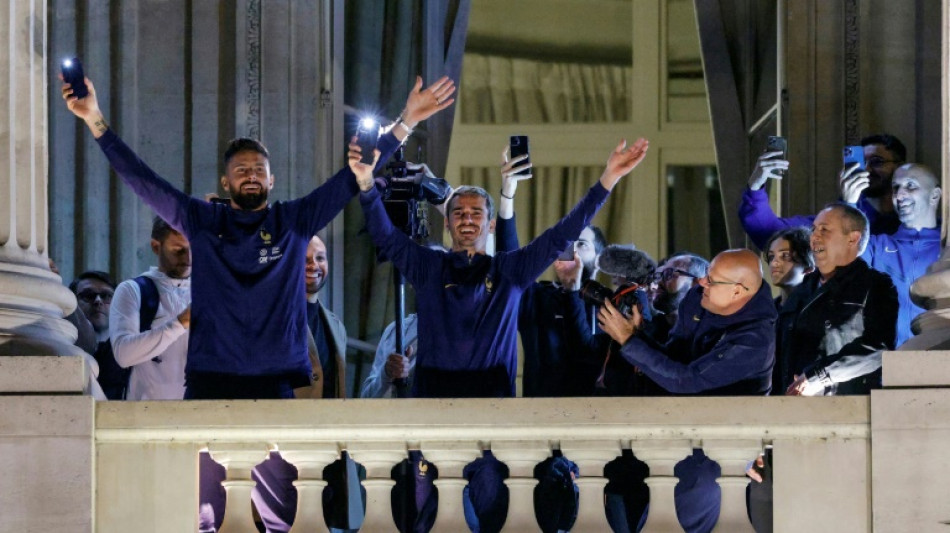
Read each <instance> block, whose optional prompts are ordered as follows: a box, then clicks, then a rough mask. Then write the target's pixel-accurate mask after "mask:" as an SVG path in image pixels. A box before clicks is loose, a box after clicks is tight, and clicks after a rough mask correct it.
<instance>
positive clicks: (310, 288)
mask: <svg viewBox="0 0 950 533" xmlns="http://www.w3.org/2000/svg"><path fill="white" fill-rule="evenodd" d="M326 284H327V278H326V276H324V277H323V279H321V280H320V281H318V282H316V283H307V285H306V287H305V290H306V291H307V296H310V295H311V294H317V293H318V292H320V289H322V288H323V286H324V285H326Z"/></svg>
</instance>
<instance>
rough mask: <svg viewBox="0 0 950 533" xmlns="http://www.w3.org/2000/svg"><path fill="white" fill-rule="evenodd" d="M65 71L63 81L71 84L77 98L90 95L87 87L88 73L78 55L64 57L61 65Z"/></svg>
mask: <svg viewBox="0 0 950 533" xmlns="http://www.w3.org/2000/svg"><path fill="white" fill-rule="evenodd" d="M61 69H62V72H63V81H65V82H66V83H68V84H69V86H70V88H71V89H72V90H73V96H75V97H76V98H85V97H86V96H88V95H89V89H88V88H87V87H86V75H85V74H84V73H83V70H82V62H80V61H79V58H78V57H73V58H70V59H64V60H63V63H62V65H61Z"/></svg>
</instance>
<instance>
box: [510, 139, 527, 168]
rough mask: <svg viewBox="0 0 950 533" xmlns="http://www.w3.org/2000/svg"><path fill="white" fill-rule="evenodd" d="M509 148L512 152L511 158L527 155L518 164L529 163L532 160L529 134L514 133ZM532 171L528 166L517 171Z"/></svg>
mask: <svg viewBox="0 0 950 533" xmlns="http://www.w3.org/2000/svg"><path fill="white" fill-rule="evenodd" d="M508 150H509V151H510V153H511V159H514V158H516V157H521V156H523V155H527V156H529V157H526V158H525V160H524V161H521V162H519V163H518V166H521V165H527V164H528V163H530V162H531V157H530V155H529V151H528V136H527V135H512V136H511V139H510V140H509V143H508ZM530 172H531V169H529V168H526V169H523V170H519V171H518V172H515V174H517V175H523V174H528V173H530Z"/></svg>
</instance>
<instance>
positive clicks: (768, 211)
mask: <svg viewBox="0 0 950 533" xmlns="http://www.w3.org/2000/svg"><path fill="white" fill-rule="evenodd" d="M861 146H862V147H864V160H865V161H866V162H867V165H866V167H867V169H866V170H864V169H858V164H857V163H853V164H851V165H849V166H846V167H844V168H842V169H841V172H839V173H838V187H839V190H840V192H841V199H842V200H844V201H845V202H847V203H850V204H852V205H854V206H856V207H857V208H858V209H860V210H861V212H862V213H864V215H865V216H866V217H867V218H868V222H869V223H870V230H871V235H879V234H891V233H894V232H895V231H897V228H898V226H899V225H900V220H898V218H897V214H896V213H895V212H894V207H893V204H892V202H891V176H893V174H894V171H895V170H896V169H897V167H899V166H900V165H901V164H903V163H904V161H905V160H906V159H907V148H905V147H904V143H902V142H901V141H900V139H898V138H897V137H894V136H893V135H888V134H886V133H881V134H877V135H870V136H868V137H865V138H863V139H861ZM781 157H782V153H781V152H766V153H764V154H762V155H761V156H760V157H759V159H758V161H756V165H755V169H754V170H753V171H752V175H751V176H750V177H749V187H748V188H747V189H746V190H745V192H744V193H742V201H741V202H740V203H739V220H740V221H741V222H742V227H743V228H744V229H745V232H746V234H747V235H748V236H749V238H750V239H752V242H753V243H755V245H756V246H758V247H759V249H760V250H765V249H766V248H765V243H766V241H767V240H768V239H769V237H771V236H772V235H773V234H774V233H775V232H777V231H780V230H783V229H786V228H790V227H795V226H805V227H808V226H811V223H812V221H814V220H815V216H814V215H796V216H791V217H784V218H780V217H777V216H775V213H774V212H773V211H772V207H771V206H770V205H769V197H768V194H767V193H766V192H765V189H764V186H765V182H766V181H768V180H769V179H776V180H779V179H782V177H783V175H784V172H785V171H787V169H788V161H787V160H785V159H782V158H781Z"/></svg>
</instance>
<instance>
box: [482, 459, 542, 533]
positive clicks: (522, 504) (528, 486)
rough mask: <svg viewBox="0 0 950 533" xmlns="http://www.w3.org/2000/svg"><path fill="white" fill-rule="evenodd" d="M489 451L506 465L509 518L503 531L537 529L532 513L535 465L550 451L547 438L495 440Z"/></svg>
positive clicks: (508, 532)
mask: <svg viewBox="0 0 950 533" xmlns="http://www.w3.org/2000/svg"><path fill="white" fill-rule="evenodd" d="M491 451H492V453H493V454H495V457H496V458H497V459H498V460H499V461H501V462H503V463H505V464H506V465H508V479H506V480H505V485H507V486H508V497H509V498H508V518H507V519H506V520H505V527H504V528H502V532H503V533H513V532H517V533H525V532H527V531H539V530H540V527H538V520H537V518H536V517H535V515H534V487H535V486H536V485H537V484H538V480H537V479H535V478H534V467H535V466H536V465H537V464H538V463H540V462H541V461H543V460H545V459H546V458H548V457H549V456H550V455H551V445H550V444H549V443H548V442H547V441H541V440H529V441H496V442H492V446H491Z"/></svg>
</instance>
